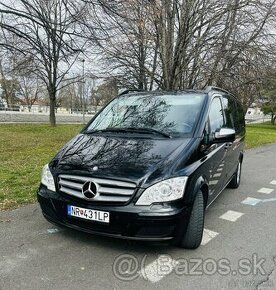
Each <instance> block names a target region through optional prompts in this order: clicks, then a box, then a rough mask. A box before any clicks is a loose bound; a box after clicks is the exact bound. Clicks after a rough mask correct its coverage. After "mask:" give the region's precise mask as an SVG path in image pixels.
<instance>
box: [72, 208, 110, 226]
mask: <svg viewBox="0 0 276 290" xmlns="http://www.w3.org/2000/svg"><path fill="white" fill-rule="evenodd" d="M67 215H68V216H74V217H78V218H81V219H85V220H90V221H97V222H102V223H109V212H107V211H100V210H94V209H88V208H82V207H78V206H74V205H67Z"/></svg>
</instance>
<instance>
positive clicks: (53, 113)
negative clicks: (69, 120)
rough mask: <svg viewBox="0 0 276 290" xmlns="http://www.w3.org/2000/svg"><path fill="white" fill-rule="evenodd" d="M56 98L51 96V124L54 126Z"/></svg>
mask: <svg viewBox="0 0 276 290" xmlns="http://www.w3.org/2000/svg"><path fill="white" fill-rule="evenodd" d="M55 104H56V102H55V99H53V98H52V97H50V125H51V126H52V127H55V126H56V112H55Z"/></svg>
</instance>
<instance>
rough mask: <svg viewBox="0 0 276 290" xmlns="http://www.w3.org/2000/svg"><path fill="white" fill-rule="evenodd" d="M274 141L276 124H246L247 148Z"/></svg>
mask: <svg viewBox="0 0 276 290" xmlns="http://www.w3.org/2000/svg"><path fill="white" fill-rule="evenodd" d="M274 142H276V125H271V123H269V122H266V123H261V124H248V125H247V126H246V148H253V147H259V146H261V145H264V144H269V143H274Z"/></svg>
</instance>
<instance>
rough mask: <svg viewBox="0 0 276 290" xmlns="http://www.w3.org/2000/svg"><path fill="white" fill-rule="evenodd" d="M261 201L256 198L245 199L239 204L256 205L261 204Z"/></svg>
mask: <svg viewBox="0 0 276 290" xmlns="http://www.w3.org/2000/svg"><path fill="white" fill-rule="evenodd" d="M261 201H262V200H261V199H258V198H254V197H247V198H246V199H245V200H243V201H242V202H241V203H243V204H248V205H253V206H254V205H256V204H258V203H259V202H261Z"/></svg>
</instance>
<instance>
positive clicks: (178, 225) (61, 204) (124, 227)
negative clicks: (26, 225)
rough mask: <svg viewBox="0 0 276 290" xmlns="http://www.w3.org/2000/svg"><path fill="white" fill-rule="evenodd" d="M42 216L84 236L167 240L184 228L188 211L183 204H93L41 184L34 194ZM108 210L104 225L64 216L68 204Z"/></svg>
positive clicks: (175, 236) (174, 236)
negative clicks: (108, 216)
mask: <svg viewBox="0 0 276 290" xmlns="http://www.w3.org/2000/svg"><path fill="white" fill-rule="evenodd" d="M37 199H38V201H39V203H40V207H41V209H42V213H43V215H44V217H45V218H46V219H47V220H48V221H50V222H52V223H54V224H58V225H62V226H66V227H69V228H73V229H76V230H80V231H84V232H87V233H91V234H95V235H102V236H109V237H116V238H122V239H131V240H144V241H166V240H172V239H176V238H177V237H178V236H179V235H180V234H181V235H182V234H183V230H184V229H186V227H187V221H188V220H189V215H190V209H189V207H187V206H183V205H182V204H179V203H177V204H176V203H175V204H170V205H168V204H166V205H155V206H135V205H134V204H133V203H130V204H128V205H120V206H111V205H109V206H107V205H105V206H102V205H101V206H99V205H92V204H90V203H88V202H87V201H84V200H78V201H77V200H76V199H71V198H70V196H64V195H61V194H59V193H56V192H53V191H50V190H48V189H47V188H46V187H44V186H43V185H41V186H40V188H39V191H38V193H37ZM68 204H70V205H74V206H79V207H83V208H90V209H94V210H101V211H108V212H109V213H110V223H109V224H105V223H101V222H96V221H89V220H84V219H80V218H75V217H70V216H68V215H67V205H68Z"/></svg>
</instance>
